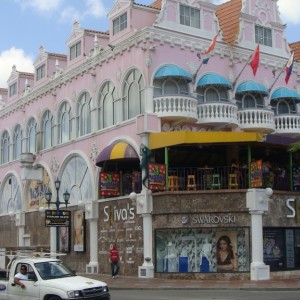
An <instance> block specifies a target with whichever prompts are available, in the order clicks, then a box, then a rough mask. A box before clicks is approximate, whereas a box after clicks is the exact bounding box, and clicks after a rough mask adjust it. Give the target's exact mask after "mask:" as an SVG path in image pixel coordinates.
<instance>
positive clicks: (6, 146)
mask: <svg viewBox="0 0 300 300" xmlns="http://www.w3.org/2000/svg"><path fill="white" fill-rule="evenodd" d="M9 150H10V137H9V134H8V131H7V130H5V131H4V132H3V134H2V137H1V163H2V164H5V163H8V162H9V159H10V157H9Z"/></svg>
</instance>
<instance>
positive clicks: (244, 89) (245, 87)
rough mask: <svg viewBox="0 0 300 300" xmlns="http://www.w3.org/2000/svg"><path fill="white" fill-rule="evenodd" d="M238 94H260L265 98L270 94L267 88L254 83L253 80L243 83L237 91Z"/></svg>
mask: <svg viewBox="0 0 300 300" xmlns="http://www.w3.org/2000/svg"><path fill="white" fill-rule="evenodd" d="M236 93H237V94H249V93H258V94H262V95H264V96H267V95H268V94H269V92H268V90H267V88H266V87H264V86H263V85H261V84H259V83H257V82H255V81H252V80H247V81H244V82H242V83H241V84H240V85H239V86H238V87H237V89H236Z"/></svg>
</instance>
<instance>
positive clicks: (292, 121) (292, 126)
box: [275, 115, 300, 137]
mask: <svg viewBox="0 0 300 300" xmlns="http://www.w3.org/2000/svg"><path fill="white" fill-rule="evenodd" d="M275 130H276V131H275V133H277V134H284V135H286V136H289V137H299V136H300V115H278V116H275Z"/></svg>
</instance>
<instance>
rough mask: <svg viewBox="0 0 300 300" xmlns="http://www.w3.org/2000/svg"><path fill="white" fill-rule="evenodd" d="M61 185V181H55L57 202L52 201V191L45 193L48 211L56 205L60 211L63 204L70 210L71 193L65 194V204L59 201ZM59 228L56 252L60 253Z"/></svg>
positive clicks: (66, 192)
mask: <svg viewBox="0 0 300 300" xmlns="http://www.w3.org/2000/svg"><path fill="white" fill-rule="evenodd" d="M60 184H61V181H60V180H59V179H58V178H57V179H56V180H55V181H54V185H55V189H56V201H51V199H52V192H51V190H50V189H48V191H47V192H46V193H45V198H46V201H47V204H48V209H49V208H50V204H55V205H56V210H58V211H59V207H60V205H61V204H65V206H66V208H68V204H69V199H70V193H69V192H68V191H67V190H66V191H65V192H64V193H63V197H64V202H61V201H60V200H59V189H60ZM58 228H59V227H56V252H58V251H59V230H58Z"/></svg>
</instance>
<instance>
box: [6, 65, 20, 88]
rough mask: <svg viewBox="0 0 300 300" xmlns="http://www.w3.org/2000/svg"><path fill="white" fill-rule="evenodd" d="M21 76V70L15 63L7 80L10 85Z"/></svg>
mask: <svg viewBox="0 0 300 300" xmlns="http://www.w3.org/2000/svg"><path fill="white" fill-rule="evenodd" d="M18 77H19V72H18V71H17V67H16V66H15V65H13V67H12V71H11V73H10V76H9V78H8V80H7V83H8V85H9V84H10V83H11V82H12V81H15V80H16V79H17V78H18Z"/></svg>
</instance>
